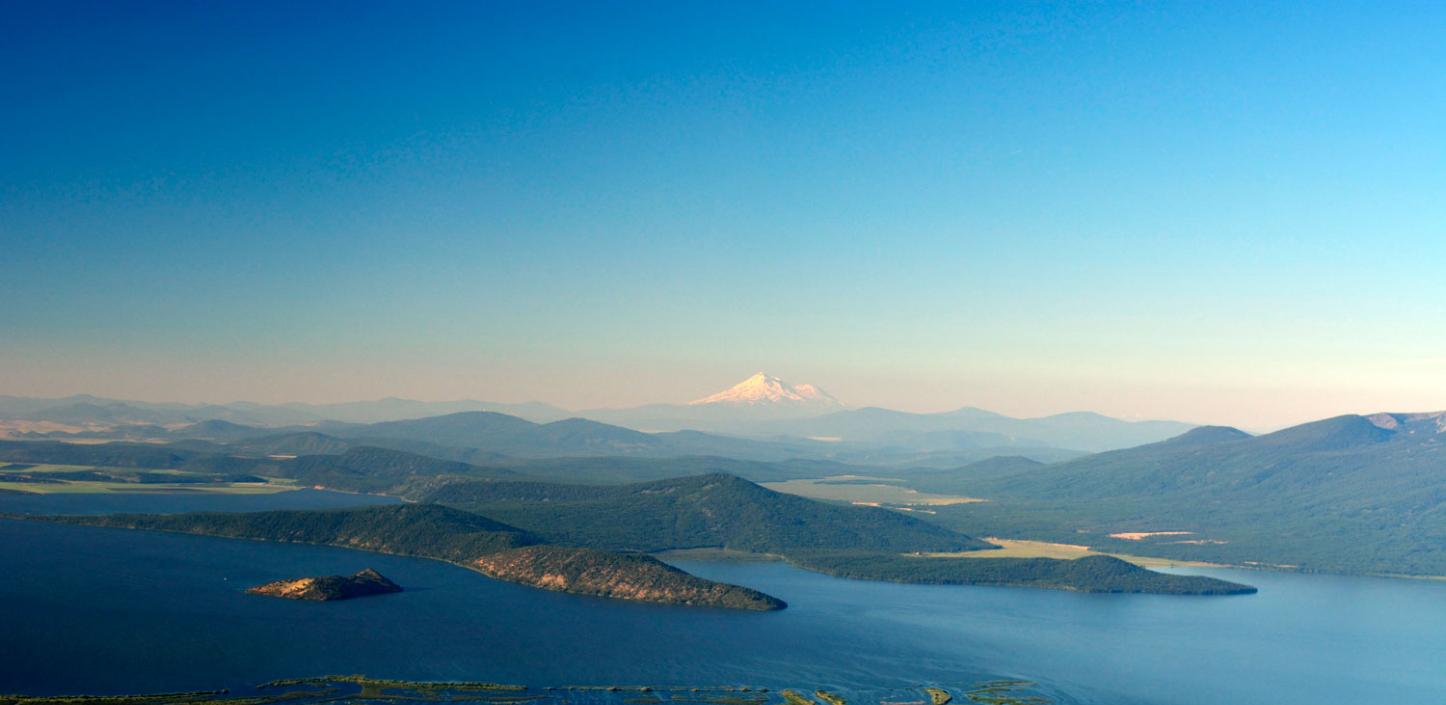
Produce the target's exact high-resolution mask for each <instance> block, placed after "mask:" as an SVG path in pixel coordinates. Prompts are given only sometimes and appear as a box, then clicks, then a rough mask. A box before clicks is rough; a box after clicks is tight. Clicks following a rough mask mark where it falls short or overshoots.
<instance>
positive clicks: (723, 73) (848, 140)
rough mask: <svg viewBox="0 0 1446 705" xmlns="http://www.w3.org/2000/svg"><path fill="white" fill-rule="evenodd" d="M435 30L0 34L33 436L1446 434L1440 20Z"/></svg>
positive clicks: (107, 17)
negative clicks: (883, 426) (549, 428)
mask: <svg viewBox="0 0 1446 705" xmlns="http://www.w3.org/2000/svg"><path fill="white" fill-rule="evenodd" d="M411 5H413V4H402V3H341V2H338V3H307V4H302V3H279V2H276V3H239V2H238V3H213V2H198V3H175V4H169V3H115V2H103V3H94V4H89V3H66V2H54V3H6V4H4V5H3V6H0V33H3V40H4V41H0V65H4V66H6V67H7V69H6V71H4V72H3V74H0V104H3V105H4V106H5V107H4V109H3V110H0V294H3V304H0V393H13V394H28V395H59V394H68V393H74V392H91V393H96V394H106V395H115V396H128V397H138V398H147V399H180V400H210V401H225V400H231V399H238V398H246V399H256V400H262V401H277V400H289V399H301V400H318V401H329V400H342V399H358V398H371V397H378V396H384V395H398V396H406V397H414V398H430V399H443V398H459V397H478V398H487V399H497V400H521V399H542V400H547V401H552V402H555V403H559V404H563V405H568V406H573V407H589V406H613V405H625V404H635V403H643V402H648V401H678V400H685V399H688V398H692V397H696V396H701V395H703V394H705V393H707V392H711V391H713V390H714V389H715V388H717V387H721V386H726V385H727V384H729V383H731V382H733V381H736V380H737V379H741V378H742V377H744V376H747V375H748V374H750V373H752V372H754V371H756V370H759V369H764V370H767V371H770V372H772V373H775V374H779V375H782V376H784V377H785V378H788V379H792V380H795V381H808V382H813V383H816V384H818V385H820V386H822V387H824V388H825V389H828V390H829V391H831V392H833V393H834V394H835V395H837V396H839V397H840V398H843V399H844V400H845V401H847V402H850V403H855V404H881V405H888V406H893V407H896V408H908V409H917V410H937V409H945V408H953V407H957V406H961V405H978V406H984V407H987V408H993V409H997V410H1000V411H1004V412H1009V413H1016V414H1038V413H1049V412H1053V411H1063V410H1068V409H1081V408H1088V409H1096V410H1100V411H1104V412H1107V413H1112V414H1117V415H1123V416H1131V417H1144V416H1148V417H1175V418H1184V419H1188V420H1197V421H1221V422H1230V423H1241V424H1247V425H1256V426H1262V425H1272V424H1278V423H1286V422H1289V421H1295V420H1303V419H1306V418H1312V417H1318V416H1325V415H1328V414H1332V413H1341V412H1346V411H1374V410H1381V409H1427V408H1441V407H1446V277H1443V276H1442V274H1441V272H1442V271H1443V269H1446V267H1443V265H1442V264H1441V263H1442V262H1446V71H1443V70H1442V67H1443V66H1446V43H1443V42H1441V41H1440V38H1441V37H1443V36H1446V8H1443V6H1441V5H1440V4H1430V3H1421V4H1414V5H1412V4H1408V5H1399V6H1395V7H1390V8H1386V7H1384V6H1382V5H1380V4H1378V3H1359V4H1331V3H1318V4H1309V5H1294V6H1293V5H1288V4H1279V5H1277V4H1270V3H1258V2H1251V3H1240V4H1229V3H1209V4H1207V3H1143V4H1125V3H1090V4H1082V3H1080V4H1066V5H1053V4H1032V3H1016V2H1002V3H939V4H929V3H912V4H900V3H878V4H855V3H840V4H834V5H830V6H827V7H820V6H817V5H810V4H781V3H760V4H748V3H719V4H716V5H705V4H701V3H661V2H660V3H622V4H616V5H601V4H569V3H558V4H547V3H513V4H501V3H455V4H452V3H436V4H425V5H423V6H422V7H412V6H411ZM900 5H903V7H900Z"/></svg>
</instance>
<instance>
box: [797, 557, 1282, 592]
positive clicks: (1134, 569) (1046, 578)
mask: <svg viewBox="0 0 1446 705" xmlns="http://www.w3.org/2000/svg"><path fill="white" fill-rule="evenodd" d="M792 560H793V561H794V562H795V563H798V564H799V565H801V566H803V567H805V568H808V569H810V570H816V571H818V572H820V573H826V574H828V575H836V576H838V577H842V578H855V579H859V580H883V581H888V582H894V583H918V584H927V585H997V586H1007V587H1033V588H1045V589H1050V590H1070V591H1074V592H1136V593H1152V594H1163V595H1245V594H1250V593H1254V592H1256V590H1255V588H1253V587H1250V586H1248V585H1240V584H1238V583H1232V582H1228V581H1225V580H1218V579H1215V578H1208V577H1205V576H1199V575H1170V574H1168V573H1157V572H1154V571H1151V570H1146V569H1144V568H1141V567H1139V566H1136V565H1133V564H1130V563H1126V562H1125V561H1122V560H1120V559H1118V558H1112V557H1110V556H1089V557H1086V558H1078V559H1074V560H1057V559H1053V558H918V557H911V556H900V555H896V554H895V555H879V554H859V553H834V554H803V555H799V556H794V557H793V559H792Z"/></svg>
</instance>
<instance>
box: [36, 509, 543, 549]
mask: <svg viewBox="0 0 1446 705" xmlns="http://www.w3.org/2000/svg"><path fill="white" fill-rule="evenodd" d="M48 520H49V521H55V522H61V523H66V524H84V525H87V526H106V527H116V528H124V529H145V530H150V531H172V532H176V533H184V534H203V535H207V536H223V537H226V538H241V539H260V540H266V541H284V542H289V543H314V544H325V545H330V546H343V547H346V548H359V549H363V550H367V551H378V552H381V553H395V554H400V555H408V556H422V557H426V558H440V559H442V560H448V561H465V560H470V559H472V558H475V557H477V556H480V555H483V554H487V553H494V552H496V551H503V550H507V549H510V548H516V547H518V546H525V545H528V544H532V543H536V542H537V539H536V538H535V537H533V536H532V535H530V534H528V533H527V532H525V531H522V530H521V529H517V528H515V527H511V526H508V525H506V524H502V523H499V522H496V521H493V520H491V519H488V518H486V517H483V516H478V515H476V514H472V513H470V512H463V511H459V510H456V509H450V508H447V507H440V506H436V505H426V504H398V505H387V506H381V507H368V508H365V509H340V510H313V511H275V512H252V513H233V512H203V513H192V514H110V515H72V516H60V517H48Z"/></svg>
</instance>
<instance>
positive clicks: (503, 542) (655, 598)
mask: <svg viewBox="0 0 1446 705" xmlns="http://www.w3.org/2000/svg"><path fill="white" fill-rule="evenodd" d="M44 519H45V520H47V521H54V522H59V523H66V524H83V525H87V526H102V527H114V528H123V529H144V530H152V531H170V532H176V533H186V534H200V535H206V536H221V537H226V538H244V539H257V540H264V541H283V542H293V543H314V544H325V545H330V546H341V547H345V548H354V549H361V550H367V551H378V552H382V553H393V554H399V555H407V556H418V557H422V558H435V559H438V560H444V561H448V562H450V563H455V564H457V565H461V566H464V567H467V568H471V569H473V570H477V571H479V572H482V573H484V574H486V575H489V576H492V577H495V578H498V579H501V580H509V581H512V582H518V583H522V584H525V585H530V586H533V587H539V588H543V589H548V590H559V591H562V592H571V593H576V594H583V595H598V596H602V597H610V598H615V599H624V600H635V601H641V602H658V603H665V604H679V605H691V606H701V607H722V608H728V609H745V610H775V609H782V608H783V607H784V606H785V605H784V603H783V602H782V601H780V600H777V599H774V598H772V597H769V596H768V595H764V594H763V593H760V592H758V591H756V590H751V589H748V588H744V587H739V586H737V585H728V584H726V583H717V582H713V581H710V580H704V579H702V578H699V577H696V576H693V575H690V574H688V573H686V572H683V571H681V570H678V569H676V568H672V567H669V566H665V565H663V564H661V563H659V562H658V561H656V560H654V559H652V558H648V557H646V556H634V555H623V554H618V553H613V552H610V551H602V550H597V549H588V548H575V547H567V546H541V545H538V543H537V542H538V538H537V537H536V536H533V535H531V534H529V533H528V532H526V531H522V530H520V529H517V528H515V527H512V526H508V525H506V524H502V523H499V522H496V521H493V520H491V519H488V518H486V517H483V516H479V515H476V514H472V513H470V512H464V511H461V510H458V509H452V508H448V507H443V506H439V505H435V504H420V505H418V504H409V505H393V506H384V507H369V508H366V509H349V510H331V511H278V512H255V513H245V514H242V513H194V514H146V515H139V514H129V515H126V514H116V515H87V516H55V517H44Z"/></svg>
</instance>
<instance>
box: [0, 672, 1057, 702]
mask: <svg viewBox="0 0 1446 705" xmlns="http://www.w3.org/2000/svg"><path fill="white" fill-rule="evenodd" d="M1032 685H1033V684H1032V683H1029V682H1026V681H987V682H983V683H976V684H973V685H972V686H969V687H967V688H964V689H961V690H960V692H961V693H963V694H964V698H965V700H966V701H968V702H971V703H983V704H985V705H1035V704H1042V703H1049V702H1050V700H1049V699H1048V698H1044V697H1042V696H1039V695H1032V694H1029V692H1028V690H1029V687H1030V686H1032ZM921 696H927V697H928V698H930V699H932V702H933V705H946V703H949V702H950V700H951V696H950V695H949V691H948V690H945V689H943V688H940V687H935V686H929V687H922V688H904V689H899V690H898V691H894V692H891V693H889V694H888V695H887V696H886V697H887V698H888V699H887V700H870V701H869V703H868V705H872V704H873V703H874V702H893V703H896V704H897V703H914V702H919V703H923V702H924V700H923V699H922V697H921ZM814 698H817V700H815V699H814ZM439 701H441V702H451V703H478V704H487V705H514V704H520V703H529V704H533V705H567V704H570V703H586V704H587V705H659V704H661V703H665V702H667V703H703V704H705V705H854V704H853V703H851V702H850V701H849V700H848V699H847V698H845V697H844V696H842V695H839V694H837V693H831V692H829V691H826V690H816V691H814V695H813V696H812V697H810V696H808V695H805V694H804V693H803V692H801V691H799V690H795V689H789V688H785V689H782V690H779V691H777V692H775V691H773V690H770V689H769V688H762V687H752V686H677V685H659V686H650V685H590V686H545V687H540V688H539V687H529V686H525V685H512V684H505V683H489V682H471V681H409V680H397V679H385V678H368V677H366V676H362V675H350V676H320V677H315V678H285V679H279V680H273V681H270V682H267V683H262V684H260V685H257V686H255V687H253V688H243V689H240V690H237V691H235V692H233V691H230V690H207V691H192V692H180V693H158V694H149V695H146V694H141V695H89V696H87V695H41V696H28V695H0V705H280V704H281V703H287V704H288V705H319V704H321V703H412V702H415V703H434V702H439ZM858 705H863V704H862V703H859V704H858Z"/></svg>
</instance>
